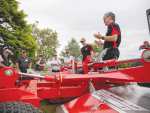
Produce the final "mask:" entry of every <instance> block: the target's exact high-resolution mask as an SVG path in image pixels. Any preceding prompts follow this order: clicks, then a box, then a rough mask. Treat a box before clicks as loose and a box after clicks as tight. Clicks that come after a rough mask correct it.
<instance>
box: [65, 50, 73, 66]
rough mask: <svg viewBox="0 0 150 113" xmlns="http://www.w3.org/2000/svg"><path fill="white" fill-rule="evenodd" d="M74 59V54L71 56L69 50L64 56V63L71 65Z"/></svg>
mask: <svg viewBox="0 0 150 113" xmlns="http://www.w3.org/2000/svg"><path fill="white" fill-rule="evenodd" d="M72 59H73V56H70V52H69V51H66V57H65V58H64V63H65V64H66V65H69V66H71V65H72V63H71V60H72Z"/></svg>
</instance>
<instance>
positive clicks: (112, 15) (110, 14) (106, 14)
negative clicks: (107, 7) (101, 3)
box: [104, 12, 116, 22]
mask: <svg viewBox="0 0 150 113" xmlns="http://www.w3.org/2000/svg"><path fill="white" fill-rule="evenodd" d="M104 16H105V17H109V16H110V17H111V19H112V20H113V21H114V22H115V17H116V16H115V14H114V13H112V12H107V13H105V14H104Z"/></svg>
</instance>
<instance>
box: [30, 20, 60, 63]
mask: <svg viewBox="0 0 150 113" xmlns="http://www.w3.org/2000/svg"><path fill="white" fill-rule="evenodd" d="M38 23H39V22H38V21H36V22H35V23H33V24H32V25H31V30H32V31H31V35H32V37H33V38H34V40H35V41H36V42H37V43H38V49H37V56H36V57H38V55H39V54H42V55H43V60H44V61H45V62H47V61H50V60H51V59H52V58H53V56H54V55H55V54H56V53H57V52H56V49H57V48H58V47H59V46H60V44H59V41H58V38H57V33H56V32H55V31H54V32H53V31H52V30H51V29H50V28H46V29H39V28H38V27H37V25H38Z"/></svg>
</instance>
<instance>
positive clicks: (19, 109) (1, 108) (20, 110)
mask: <svg viewBox="0 0 150 113" xmlns="http://www.w3.org/2000/svg"><path fill="white" fill-rule="evenodd" d="M0 113H43V112H42V111H41V110H39V109H38V108H37V107H35V106H33V105H31V104H29V103H25V102H16V101H12V102H2V103H0Z"/></svg>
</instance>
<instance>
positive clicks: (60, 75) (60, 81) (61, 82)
mask: <svg viewBox="0 0 150 113" xmlns="http://www.w3.org/2000/svg"><path fill="white" fill-rule="evenodd" d="M60 77H61V81H60V82H61V83H62V75H60Z"/></svg>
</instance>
